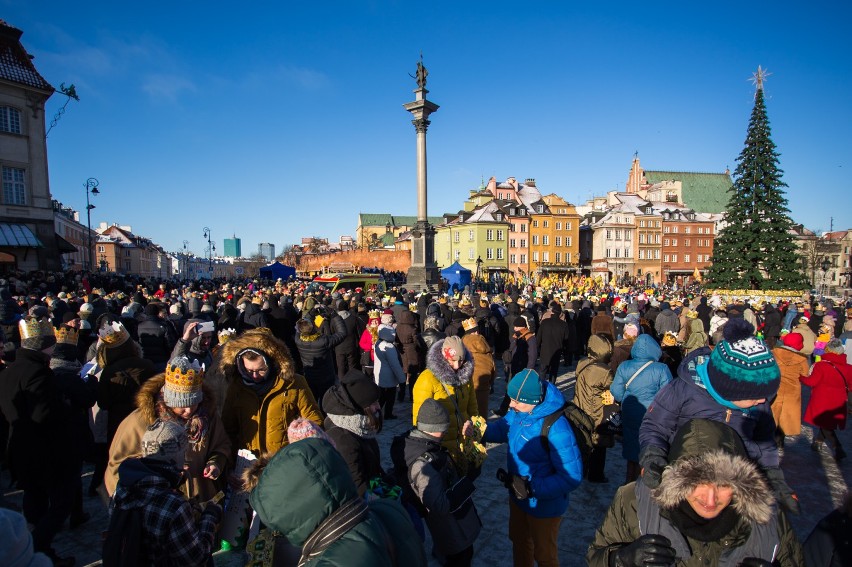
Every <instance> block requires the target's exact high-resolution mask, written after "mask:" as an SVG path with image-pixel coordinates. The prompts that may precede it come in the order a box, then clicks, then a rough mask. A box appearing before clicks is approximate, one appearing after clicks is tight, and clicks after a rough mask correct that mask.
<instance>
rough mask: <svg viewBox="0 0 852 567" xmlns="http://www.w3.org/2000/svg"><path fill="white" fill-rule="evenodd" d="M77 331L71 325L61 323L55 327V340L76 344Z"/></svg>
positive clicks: (61, 342)
mask: <svg viewBox="0 0 852 567" xmlns="http://www.w3.org/2000/svg"><path fill="white" fill-rule="evenodd" d="M78 336H79V332H78V331H77V329H75V328H73V327H68V326H67V325H62V326H61V327H59V328H58V329H56V342H57V343H60V344H65V345H76V344H77V338H78Z"/></svg>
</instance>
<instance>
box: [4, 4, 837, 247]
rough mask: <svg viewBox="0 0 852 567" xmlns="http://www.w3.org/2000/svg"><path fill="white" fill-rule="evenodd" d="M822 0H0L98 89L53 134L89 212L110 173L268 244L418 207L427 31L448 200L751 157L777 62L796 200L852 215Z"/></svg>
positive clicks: (143, 212)
mask: <svg viewBox="0 0 852 567" xmlns="http://www.w3.org/2000/svg"><path fill="white" fill-rule="evenodd" d="M598 4H602V5H601V6H600V7H599V6H598ZM812 4H813V5H807V4H803V3H801V2H796V3H793V2H772V3H766V2H717V3H712V4H707V3H698V4H696V3H691V2H672V3H663V2H635V1H633V2H624V3H622V2H607V3H598V2H582V3H580V2H556V1H554V2H524V3H520V2H473V1H471V2H466V1H463V2H459V1H453V2H442V1H438V2H429V3H417V2H402V1H400V2H382V1H372V2H358V1H354V0H353V1H334V0H329V1H327V2H298V3H297V2H255V1H252V2H227V3H226V2H215V1H210V2H200V1H196V2H191V1H181V2H148V3H142V4H139V3H127V2H115V1H110V2H105V1H86V2H77V3H70V4H69V3H68V2H58V1H52V0H51V1H39V0H26V1H20V0H0V18H3V19H5V20H6V21H8V22H9V23H10V24H11V25H14V26H16V27H18V28H20V29H22V30H23V31H24V35H23V38H22V41H23V43H24V45H25V47H26V48H27V49H28V50H29V51H30V53H32V54H33V55H35V65H36V67H37V68H38V69H39V71H40V72H41V74H42V75H43V76H44V77H45V78H46V79H47V80H48V81H49V82H51V83H52V84H53V85H54V86H56V87H57V88H58V87H59V85H60V83H63V82H64V83H66V84H70V83H74V84H75V85H76V87H77V92H78V93H79V95H80V102H72V103H71V104H70V105H69V108H68V111H67V113H66V114H65V116H64V117H63V118H62V119H61V120H60V122H59V123H58V125H57V126H56V127H55V128H54V129H53V131H52V132H51V133H50V136H49V138H48V151H49V163H50V184H51V191H52V192H53V195H54V196H55V198H57V199H59V200H60V201H62V202H63V203H65V204H67V205H70V206H73V207H75V208H77V209H78V210H81V211H84V207H85V191H84V189H83V184H84V182H85V181H86V178H88V177H96V178H98V179H99V180H100V183H101V195H100V196H99V197H98V198H97V200H96V201H95V204H96V206H97V208H96V209H95V210H94V211H93V218H92V222H93V224H97V223H98V222H100V221H107V222H119V223H121V224H129V225H131V226H132V227H133V230H134V232H136V233H137V234H141V235H144V236H147V237H149V238H152V239H153V240H154V241H155V242H158V243H160V244H161V245H163V246H164V247H165V248H166V249H167V250H177V249H179V248H182V242H183V240H188V241H189V249H190V250H193V251H195V252H196V253H199V254H200V253H202V252H203V249H204V247H205V245H206V244H205V243H204V242H203V239H202V232H203V230H202V229H203V227H205V226H209V227H210V228H211V229H212V232H213V237H214V240H215V241H216V243H217V249H218V250H219V251H221V250H222V249H223V245H222V241H223V239H224V238H226V237H228V236H231V235H232V234H236V235H237V236H239V237H241V238H242V241H243V251H244V253H252V252H254V251H256V249H257V243H258V242H267V241H268V242H273V243H274V244H275V245H276V250H277V251H280V250H281V248H282V246H283V245H285V244H288V243H294V242H298V241H299V239H300V238H301V237H303V236H321V237H327V238H329V239H330V240H332V241H336V240H337V239H338V237H339V236H340V235H344V234H348V235H354V233H355V227H356V225H357V214H358V213H359V212H373V213H379V212H390V213H394V214H399V215H415V214H416V209H417V201H416V175H415V133H414V128H413V126H412V125H411V123H410V116H409V114H408V113H407V112H405V110H404V109H403V108H402V105H403V104H404V103H406V102H409V101H410V100H413V93H412V90H413V89H414V88H415V87H416V85H415V83H414V80H413V79H412V78H410V77H409V73H412V74H413V73H414V70H415V65H416V62H417V60H418V57H419V53H420V51H421V50H422V51H423V54H424V62H425V65H426V67H427V68H428V70H429V78H428V85H427V87H428V88H429V90H430V91H431V92H430V94H429V98H430V99H431V100H433V101H434V102H435V103H437V104H439V105H440V106H441V108H440V110H439V111H438V112H437V113H435V114H434V115H433V116H432V125H431V127H430V128H429V133H428V158H429V214H430V215H434V216H438V215H441V214H442V213H444V212H453V211H458V210H459V209H460V208H461V206H462V201H463V200H464V199H465V198H466V197H467V195H468V190H469V189H472V188H475V187H477V186H478V185H479V183H480V180H481V179H482V178H483V177H484V178H485V179H486V180H487V179H488V178H489V177H491V176H492V175H493V176H495V177H496V178H497V179H498V180H504V179H506V178H507V177H509V176H514V177H516V178H518V179H519V180H523V179H525V178H527V177H532V178H535V179H536V181H537V184H538V186H539V188H540V189H541V191H542V192H543V193H545V194H547V193H551V192H553V193H557V194H559V195H561V196H563V197H565V198H567V199H568V200H570V201H572V202H575V203H583V202H584V201H585V200H586V199H587V198H588V197H589V196H590V195H592V194H597V195H600V194H603V193H605V192H606V191H607V190H611V189H616V188H619V189H623V187H624V183H625V181H626V179H627V173H628V170H629V168H630V162H631V159H632V157H633V152H634V151H638V152H639V157H640V159H641V160H642V165H643V166H644V167H645V168H646V169H655V170H675V171H703V172H722V171H724V170H725V167H726V166H730V168H731V169H732V170H733V169H734V166H735V159H736V157H737V156H738V155H739V153H740V151H741V150H742V147H743V142H744V140H745V134H746V127H747V124H748V118H749V114H750V112H751V108H752V104H753V93H754V87H753V86H752V84H751V83H750V82H749V80H748V79H749V78H750V76H751V73H752V72H753V71H754V70H756V68H757V66H758V65H762V66H763V67H764V68H767V69H768V70H769V71H770V72H771V73H772V75H771V76H770V77H769V79H768V81H767V84H766V95H767V107H768V112H769V118H770V121H771V125H772V134H773V139H774V140H775V143H776V144H777V146H778V150H779V152H780V153H781V167H782V169H784V171H785V175H784V180H785V181H786V182H787V184H788V185H789V189H788V193H787V196H788V199H789V202H790V209H791V211H792V217H793V219H794V220H795V221H796V222H801V223H804V224H805V226H808V227H810V228H813V229H821V230H828V228H829V223H830V220H829V218H830V217H831V216H832V215H833V216H834V227H835V229H840V228H852V207H850V195H852V190H851V189H852V187H850V174H852V161H850V155H852V145H850V143H849V133H850V132H852V106H850V101H852V87H850V82H852V68H850V67H852V62H850V61H852V57H850V55H852V39H850V38H851V37H852V34H850V33H849V21H850V16H852V9H850V7H849V5H848V4H847V3H844V2H833V3H812ZM817 5H823V6H827V7H822V8H820V7H817ZM62 102H64V101H63V98H62V97H61V96H59V95H55V96H54V97H53V98H52V99H51V100H50V101H49V103H48V107H47V116H48V119H50V117H52V116H53V115H54V113H55V112H56V110H57V109H58V108H59V106H60V105H61V104H62Z"/></svg>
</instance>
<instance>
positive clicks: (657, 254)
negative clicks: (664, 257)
mask: <svg viewBox="0 0 852 567" xmlns="http://www.w3.org/2000/svg"><path fill="white" fill-rule="evenodd" d="M659 259H660V249H659V248H657V249H655V250H654V260H659Z"/></svg>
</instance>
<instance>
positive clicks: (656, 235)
mask: <svg viewBox="0 0 852 567" xmlns="http://www.w3.org/2000/svg"><path fill="white" fill-rule="evenodd" d="M659 243H660V233H659V232H658V233H656V234H655V235H654V244H659Z"/></svg>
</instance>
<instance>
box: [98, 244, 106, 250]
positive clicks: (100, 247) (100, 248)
mask: <svg viewBox="0 0 852 567" xmlns="http://www.w3.org/2000/svg"><path fill="white" fill-rule="evenodd" d="M98 252H106V246H104V245H103V244H98Z"/></svg>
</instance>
